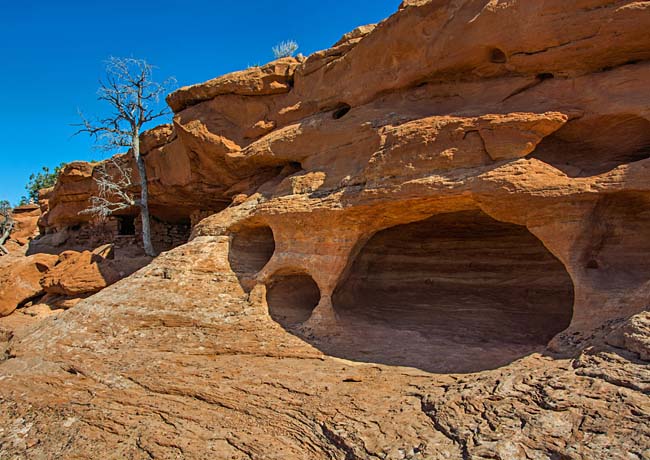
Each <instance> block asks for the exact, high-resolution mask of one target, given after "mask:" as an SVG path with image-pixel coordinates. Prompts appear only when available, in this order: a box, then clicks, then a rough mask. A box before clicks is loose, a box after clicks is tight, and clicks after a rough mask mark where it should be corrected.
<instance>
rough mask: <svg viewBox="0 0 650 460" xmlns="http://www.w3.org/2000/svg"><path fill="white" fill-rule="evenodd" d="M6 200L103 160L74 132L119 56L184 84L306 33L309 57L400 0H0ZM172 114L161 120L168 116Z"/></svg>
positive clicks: (303, 42) (264, 57)
mask: <svg viewBox="0 0 650 460" xmlns="http://www.w3.org/2000/svg"><path fill="white" fill-rule="evenodd" d="M0 2H1V3H2V7H1V8H0V10H1V13H0V63H1V64H0V88H1V89H2V109H1V110H0V159H1V160H2V169H0V171H2V174H0V199H8V200H9V201H11V202H12V203H17V202H18V200H19V198H20V196H21V195H24V194H26V193H25V190H24V186H25V184H26V183H27V180H28V178H29V175H30V174H31V173H32V172H35V171H38V170H40V168H41V166H49V167H54V166H55V165H58V164H59V163H61V162H69V161H73V160H90V159H101V158H103V157H104V156H105V154H103V153H101V152H98V151H93V150H92V142H91V140H90V139H89V138H87V137H85V136H77V137H72V134H73V133H74V132H75V128H73V127H71V126H70V124H72V123H76V122H78V116H77V108H79V109H82V110H83V111H84V113H85V114H86V115H88V116H94V115H101V114H102V111H103V110H104V106H102V105H101V103H99V102H97V101H96V91H97V87H98V79H99V78H100V77H101V76H102V74H103V61H104V60H105V59H106V58H107V57H109V56H118V57H130V56H133V57H136V58H144V59H147V60H148V61H149V62H150V63H152V64H154V65H156V66H157V67H158V69H157V70H156V73H155V74H154V78H155V79H156V80H163V79H164V78H166V77H168V76H174V77H176V79H177V80H178V85H179V86H184V85H189V84H193V83H199V82H202V81H205V80H208V79H210V78H214V77H216V76H218V75H221V74H224V73H227V72H231V71H235V70H240V69H244V68H246V67H248V66H249V65H254V64H263V63H265V62H268V61H270V60H272V52H271V48H272V46H273V45H275V44H277V43H278V42H280V41H282V40H286V39H293V40H296V41H297V42H298V43H299V45H300V49H299V52H302V53H303V54H305V55H309V54H311V53H312V52H314V51H317V50H320V49H325V48H328V47H330V46H331V45H332V44H334V42H336V41H337V40H338V39H339V38H340V36H341V35H343V34H344V33H346V32H348V31H350V30H352V29H354V28H355V27H357V26H360V25H363V24H368V23H373V22H378V21H380V20H382V19H384V18H385V17H387V16H389V15H390V14H392V13H393V12H395V11H396V10H397V7H398V6H399V4H400V0H302V1H295V2H291V1H288V2H281V1H280V2H278V1H273V2H270V1H267V0H252V1H245V2H244V1H242V2H230V1H216V0H185V1H172V0H157V1H151V0H128V1H127V0H113V1H111V2H99V1H97V2H95V1H88V0H60V1H52V0H21V1H4V0H0ZM166 121H168V120H161V123H162V122H166Z"/></svg>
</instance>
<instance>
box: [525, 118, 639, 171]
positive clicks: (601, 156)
mask: <svg viewBox="0 0 650 460" xmlns="http://www.w3.org/2000/svg"><path fill="white" fill-rule="evenodd" d="M530 158H535V159H538V160H540V161H543V162H545V163H548V164H550V165H552V166H553V167H555V168H557V169H559V170H561V171H562V172H564V173H565V174H566V175H567V176H569V177H588V176H594V175H598V174H602V173H605V172H607V171H611V170H612V169H614V168H616V167H618V166H620V165H622V164H626V163H633V162H635V161H639V160H644V159H646V158H650V121H648V120H646V119H645V118H641V117H639V116H636V115H613V116H599V117H590V118H581V119H577V120H573V121H570V122H569V123H567V124H566V125H565V126H563V127H562V128H561V129H559V130H558V131H557V132H555V133H554V134H552V135H550V136H548V137H546V138H545V139H544V140H543V141H542V142H540V144H539V145H538V146H537V149H535V151H534V152H533V153H531V154H530Z"/></svg>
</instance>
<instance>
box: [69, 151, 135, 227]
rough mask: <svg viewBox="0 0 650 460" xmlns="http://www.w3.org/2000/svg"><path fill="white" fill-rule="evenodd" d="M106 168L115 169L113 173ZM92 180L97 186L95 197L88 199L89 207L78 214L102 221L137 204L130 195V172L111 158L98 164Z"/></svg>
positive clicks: (131, 184) (131, 185)
mask: <svg viewBox="0 0 650 460" xmlns="http://www.w3.org/2000/svg"><path fill="white" fill-rule="evenodd" d="M108 166H111V167H113V168H114V169H115V173H113V174H111V173H109V171H108V168H107V167H108ZM94 172H95V173H96V174H97V175H96V176H95V175H93V180H94V181H95V183H96V184H97V195H96V196H92V197H91V198H90V206H89V207H88V208H86V209H84V210H83V211H81V212H80V213H79V214H92V215H93V216H95V217H97V218H99V219H100V220H104V219H105V218H106V217H108V216H110V215H111V214H113V213H115V212H117V211H120V210H123V209H128V208H131V207H133V206H135V205H136V204H138V203H137V202H136V200H135V198H134V197H133V195H132V194H131V192H130V190H131V189H132V187H133V182H132V170H131V168H128V167H126V166H122V165H120V163H119V162H118V161H116V160H114V159H113V158H111V159H110V160H107V161H106V162H104V163H102V164H100V165H99V166H97V167H96V168H95V171H94Z"/></svg>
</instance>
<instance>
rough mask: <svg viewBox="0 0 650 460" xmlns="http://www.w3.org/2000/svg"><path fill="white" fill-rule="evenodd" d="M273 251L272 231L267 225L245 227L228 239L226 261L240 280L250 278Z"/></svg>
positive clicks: (266, 261)
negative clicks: (228, 247)
mask: <svg viewBox="0 0 650 460" xmlns="http://www.w3.org/2000/svg"><path fill="white" fill-rule="evenodd" d="M274 251H275V240H274V238H273V231H272V230H271V227H268V226H264V225H261V226H254V227H246V228H243V229H241V230H239V231H237V232H235V233H234V234H233V235H232V237H231V239H230V251H229V252H228V262H229V263H230V267H231V268H232V270H233V271H234V272H235V274H236V275H237V277H238V278H239V279H240V280H243V279H246V278H251V277H253V276H254V275H255V274H256V273H257V272H259V271H260V270H261V269H262V268H264V266H265V265H266V264H267V263H268V261H269V260H271V257H272V256H273V252H274Z"/></svg>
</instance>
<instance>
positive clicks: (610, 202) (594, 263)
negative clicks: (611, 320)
mask: <svg viewBox="0 0 650 460" xmlns="http://www.w3.org/2000/svg"><path fill="white" fill-rule="evenodd" d="M648 228H650V199H649V198H648V197H646V196H644V195H643V194H641V193H638V194H637V193H632V192H621V193H615V194H611V195H605V196H603V197H602V198H600V200H599V201H598V203H597V205H596V207H595V208H594V210H593V213H592V215H591V217H590V221H589V225H588V231H587V232H585V234H584V235H582V238H584V239H585V241H586V242H587V244H586V249H585V252H584V254H583V259H584V261H585V268H586V269H587V270H588V272H587V276H589V277H590V278H591V280H592V283H593V285H595V286H598V287H599V288H601V289H624V290H629V291H632V290H634V289H636V288H638V286H640V285H643V284H644V283H647V282H648V279H650V240H649V239H648Z"/></svg>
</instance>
